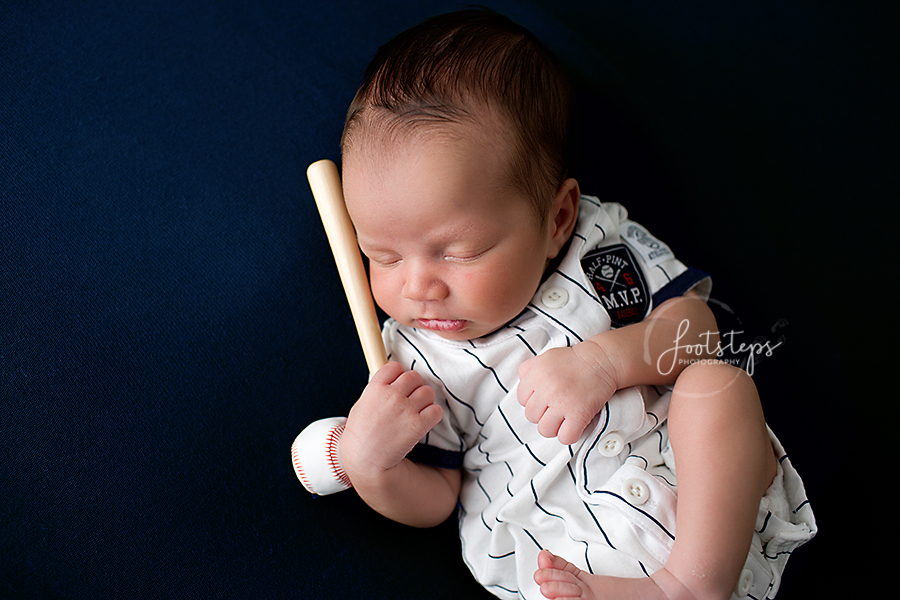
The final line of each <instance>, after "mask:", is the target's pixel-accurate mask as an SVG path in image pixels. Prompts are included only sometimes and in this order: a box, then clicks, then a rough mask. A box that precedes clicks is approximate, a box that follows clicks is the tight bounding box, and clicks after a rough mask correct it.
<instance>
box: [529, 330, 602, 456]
mask: <svg viewBox="0 0 900 600" xmlns="http://www.w3.org/2000/svg"><path fill="white" fill-rule="evenodd" d="M588 345H590V346H588ZM519 377H520V381H519V390H518V399H519V404H521V405H522V406H524V407H525V418H526V419H528V420H529V421H531V422H532V423H536V424H537V426H538V433H540V434H541V435H542V436H544V437H554V436H556V437H557V438H558V439H559V441H560V442H561V443H563V444H567V445H568V444H574V443H575V442H577V441H578V438H580V437H581V434H582V433H584V429H585V428H586V427H587V426H588V424H589V423H590V422H591V419H593V418H594V416H595V415H596V414H597V413H598V412H600V409H601V408H603V405H604V404H606V402H607V401H608V400H609V398H610V397H611V396H612V395H613V393H614V392H615V391H616V390H617V389H618V385H617V383H616V376H615V370H614V368H613V367H612V365H611V364H610V361H609V359H608V358H607V357H606V354H605V353H604V352H602V349H601V348H600V347H599V346H598V345H597V344H595V343H594V342H591V341H588V342H584V343H581V344H576V345H575V346H572V347H569V348H554V349H551V350H548V351H546V352H544V353H543V354H540V355H538V356H536V357H534V358H532V359H530V360H527V361H525V362H524V363H522V366H521V367H519Z"/></svg>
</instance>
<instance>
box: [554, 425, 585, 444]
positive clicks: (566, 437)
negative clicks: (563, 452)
mask: <svg viewBox="0 0 900 600" xmlns="http://www.w3.org/2000/svg"><path fill="white" fill-rule="evenodd" d="M585 427H587V423H582V422H581V421H579V420H578V419H574V418H573V419H566V420H565V421H563V423H562V424H561V425H560V426H559V434H558V435H557V436H556V438H557V439H558V440H559V443H560V444H565V445H566V446H568V445H570V444H574V443H575V442H577V441H578V438H580V437H581V434H582V433H584V429H585Z"/></svg>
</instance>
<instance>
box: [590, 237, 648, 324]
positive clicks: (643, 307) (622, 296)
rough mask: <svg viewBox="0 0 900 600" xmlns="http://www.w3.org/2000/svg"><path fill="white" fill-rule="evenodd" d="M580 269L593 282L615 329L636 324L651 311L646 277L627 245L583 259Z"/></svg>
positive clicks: (614, 246)
mask: <svg viewBox="0 0 900 600" xmlns="http://www.w3.org/2000/svg"><path fill="white" fill-rule="evenodd" d="M581 268H582V269H583V270H584V274H585V275H587V278H588V281H590V282H591V285H592V286H593V288H594V290H595V291H596V292H597V296H598V297H599V298H600V302H601V304H603V308H605V309H606V312H607V313H609V318H610V321H611V322H612V326H613V327H621V326H623V325H630V324H631V323H637V322H638V321H640V320H641V319H643V318H644V317H645V316H647V312H648V310H649V308H650V293H649V291H648V289H647V283H646V282H645V281H644V273H643V272H642V271H641V268H640V266H639V265H638V264H637V262H636V261H635V258H634V254H632V252H631V249H630V248H628V246H626V245H625V244H614V245H612V246H604V247H603V248H597V249H596V250H592V251H591V252H588V253H587V254H585V255H584V258H582V259H581Z"/></svg>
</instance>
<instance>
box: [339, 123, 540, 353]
mask: <svg viewBox="0 0 900 600" xmlns="http://www.w3.org/2000/svg"><path fill="white" fill-rule="evenodd" d="M484 137H485V136H482V135H478V133H477V132H473V133H472V135H470V136H468V137H465V138H463V139H452V140H451V139H448V138H446V137H439V138H435V137H432V138H428V139H417V140H414V141H411V142H409V143H406V144H403V145H401V146H400V147H397V146H396V145H395V146H391V147H389V148H387V147H384V144H382V143H380V142H372V143H370V144H368V145H363V146H362V147H360V148H357V149H354V150H352V151H351V152H350V153H349V154H350V155H349V156H347V157H345V158H344V169H343V185H344V195H345V199H346V202H347V209H348V211H349V212H350V216H351V218H352V220H353V223H354V225H355V227H356V232H357V236H358V239H359V245H360V248H361V249H362V251H363V253H364V254H365V255H366V256H367V257H368V258H369V260H370V276H371V284H372V292H373V295H374V296H375V301H376V302H377V303H378V305H379V306H381V308H382V309H383V310H384V311H385V312H386V313H387V314H389V315H390V316H391V317H393V318H394V319H396V320H397V321H398V322H400V323H401V324H403V325H408V326H410V327H415V328H418V329H426V330H429V331H432V332H434V333H436V334H437V335H439V336H441V337H443V338H446V339H450V340H467V339H474V338H477V337H480V336H483V335H485V334H488V333H490V332H492V331H494V330H496V329H498V328H499V327H501V326H503V325H504V324H505V323H506V322H507V321H509V320H510V319H512V318H513V317H515V316H516V315H518V314H519V313H520V312H521V311H522V310H523V309H524V308H525V306H526V305H527V304H528V302H529V301H530V300H531V297H532V296H533V295H534V293H535V291H536V290H537V288H538V285H540V281H541V277H542V274H543V271H544V268H545V266H546V264H547V262H548V260H549V259H550V258H552V257H553V256H555V255H556V253H557V252H558V248H557V247H556V244H554V242H553V241H552V239H551V234H550V233H549V232H546V231H541V229H540V227H539V225H538V223H537V219H536V218H535V216H534V214H533V212H532V210H531V208H530V204H529V202H528V200H527V198H525V197H523V196H522V195H521V194H520V193H519V192H517V191H515V190H513V189H512V186H510V185H508V184H506V183H505V181H504V179H503V177H502V167H503V164H504V160H505V158H504V152H503V149H502V148H496V147H492V145H491V144H490V142H489V141H487V140H485V139H479V138H484ZM544 229H550V228H549V227H546V228H544Z"/></svg>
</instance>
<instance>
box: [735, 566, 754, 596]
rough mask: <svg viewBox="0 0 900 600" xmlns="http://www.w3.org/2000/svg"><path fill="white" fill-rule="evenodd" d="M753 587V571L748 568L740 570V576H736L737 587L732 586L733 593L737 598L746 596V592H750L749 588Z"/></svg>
mask: <svg viewBox="0 0 900 600" xmlns="http://www.w3.org/2000/svg"><path fill="white" fill-rule="evenodd" d="M752 587H753V571H751V570H750V569H744V570H743V571H741V576H740V577H739V578H738V582H737V587H736V588H734V593H735V595H736V596H737V597H738V598H746V597H747V594H749V593H750V588H752Z"/></svg>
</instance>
